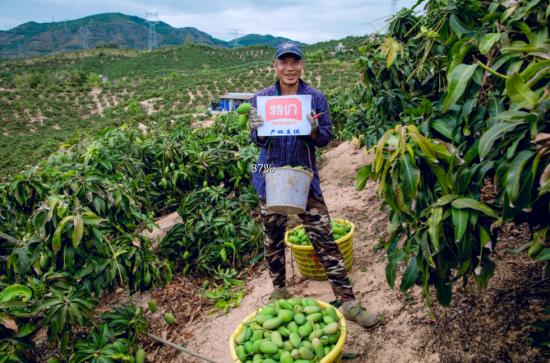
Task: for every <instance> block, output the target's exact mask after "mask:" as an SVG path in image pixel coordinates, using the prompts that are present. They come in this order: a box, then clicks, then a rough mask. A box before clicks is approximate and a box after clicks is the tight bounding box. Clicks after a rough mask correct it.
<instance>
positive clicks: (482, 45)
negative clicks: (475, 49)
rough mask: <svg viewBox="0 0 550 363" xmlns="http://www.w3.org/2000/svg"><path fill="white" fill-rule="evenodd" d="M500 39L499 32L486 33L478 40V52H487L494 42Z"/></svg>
mask: <svg viewBox="0 0 550 363" xmlns="http://www.w3.org/2000/svg"><path fill="white" fill-rule="evenodd" d="M499 40H500V34H499V33H488V34H485V35H484V36H483V38H481V41H480V42H479V52H480V53H481V54H484V55H485V54H487V53H489V51H490V50H491V48H492V47H493V45H495V43H496V42H498V41H499Z"/></svg>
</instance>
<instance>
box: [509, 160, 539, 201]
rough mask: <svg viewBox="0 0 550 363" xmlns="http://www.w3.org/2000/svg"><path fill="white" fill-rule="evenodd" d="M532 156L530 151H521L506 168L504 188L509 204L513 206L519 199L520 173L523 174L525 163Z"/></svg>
mask: <svg viewBox="0 0 550 363" xmlns="http://www.w3.org/2000/svg"><path fill="white" fill-rule="evenodd" d="M534 155H535V152H534V151H532V150H523V151H521V152H520V153H519V154H517V155H516V157H515V158H514V160H512V162H511V163H510V167H509V168H508V172H507V173H506V177H505V178H506V179H505V188H506V193H507V194H508V199H509V200H510V203H511V204H514V203H515V202H516V200H517V199H518V197H519V190H520V186H521V173H522V172H523V169H524V168H525V165H526V164H527V162H528V161H529V160H530V159H531V158H532V157H533V156H534Z"/></svg>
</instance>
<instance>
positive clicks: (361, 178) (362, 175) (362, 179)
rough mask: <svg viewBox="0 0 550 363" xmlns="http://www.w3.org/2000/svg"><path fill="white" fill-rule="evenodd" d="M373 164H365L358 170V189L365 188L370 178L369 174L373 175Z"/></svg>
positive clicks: (356, 185) (356, 187) (356, 186)
mask: <svg viewBox="0 0 550 363" xmlns="http://www.w3.org/2000/svg"><path fill="white" fill-rule="evenodd" d="M371 170H372V165H363V166H362V167H361V168H360V169H359V170H358V171H357V176H356V179H357V183H356V184H355V189H356V190H363V189H365V184H366V183H367V180H368V179H369V176H370V175H371Z"/></svg>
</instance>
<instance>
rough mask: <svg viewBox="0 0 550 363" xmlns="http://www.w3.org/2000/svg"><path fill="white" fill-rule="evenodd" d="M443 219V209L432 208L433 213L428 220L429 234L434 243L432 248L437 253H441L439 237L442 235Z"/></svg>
mask: <svg viewBox="0 0 550 363" xmlns="http://www.w3.org/2000/svg"><path fill="white" fill-rule="evenodd" d="M442 219H443V208H441V207H437V208H432V213H431V215H430V218H429V219H428V234H429V235H430V240H431V241H432V246H433V248H434V250H435V251H436V252H438V251H439V248H440V244H439V235H440V234H441V220H442Z"/></svg>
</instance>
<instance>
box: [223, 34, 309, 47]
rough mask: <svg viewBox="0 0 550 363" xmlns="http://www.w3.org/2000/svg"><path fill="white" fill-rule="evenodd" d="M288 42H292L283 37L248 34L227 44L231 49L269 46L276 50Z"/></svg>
mask: <svg viewBox="0 0 550 363" xmlns="http://www.w3.org/2000/svg"><path fill="white" fill-rule="evenodd" d="M287 40H290V39H288V38H283V37H274V36H273V35H259V34H247V35H245V36H243V37H240V38H236V39H233V40H231V41H229V42H228V43H227V44H228V46H230V47H248V46H250V45H267V46H268V47H274V48H275V47H276V46H277V45H279V44H281V43H282V42H285V41H287ZM297 43H298V44H304V43H300V42H297Z"/></svg>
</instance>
